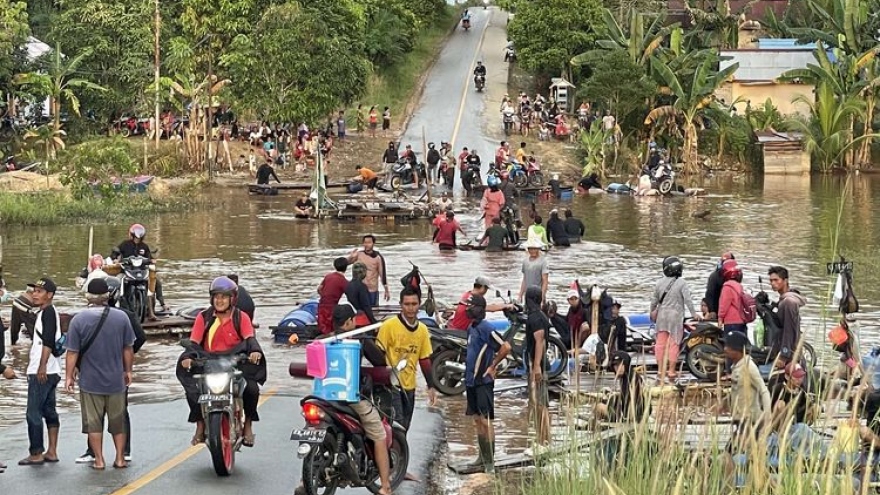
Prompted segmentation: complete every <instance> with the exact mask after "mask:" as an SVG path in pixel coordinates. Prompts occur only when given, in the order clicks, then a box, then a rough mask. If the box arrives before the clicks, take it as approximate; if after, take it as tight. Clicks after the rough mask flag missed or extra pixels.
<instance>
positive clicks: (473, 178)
mask: <svg viewBox="0 0 880 495" xmlns="http://www.w3.org/2000/svg"><path fill="white" fill-rule="evenodd" d="M480 168H481V166H480V164H478V163H468V164H467V169H465V172H464V173H465V180H466V181H467V182H468V183H470V185H471V188H474V187H479V186H482V185H483V179H482V177H481V176H480Z"/></svg>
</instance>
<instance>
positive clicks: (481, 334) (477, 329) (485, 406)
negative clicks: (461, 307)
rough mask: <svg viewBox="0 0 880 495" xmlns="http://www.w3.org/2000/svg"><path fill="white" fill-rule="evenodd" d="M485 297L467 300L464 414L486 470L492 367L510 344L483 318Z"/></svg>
mask: <svg viewBox="0 0 880 495" xmlns="http://www.w3.org/2000/svg"><path fill="white" fill-rule="evenodd" d="M486 309H487V306H486V299H485V298H484V297H483V296H481V295H479V294H471V296H470V297H469V298H468V300H467V309H466V310H465V312H466V313H467V316H468V318H470V320H471V325H470V327H469V328H468V340H467V351H466V355H465V369H464V381H465V395H466V397H467V409H466V411H465V415H466V416H473V418H474V425H475V427H476V430H477V445H478V447H479V452H480V457H479V461H478V464H481V465H482V466H483V468H484V469H485V471H486V472H487V473H493V472H494V471H495V432H494V430H493V428H492V420H494V419H495V368H496V366H498V363H500V362H501V361H502V360H503V359H504V358H505V357H506V356H507V354H508V353H509V352H510V344H509V343H508V342H506V341H505V340H504V338H503V337H502V336H501V334H499V333H498V332H496V331H495V330H494V328H493V327H492V325H490V324H489V323H488V322H487V321H486Z"/></svg>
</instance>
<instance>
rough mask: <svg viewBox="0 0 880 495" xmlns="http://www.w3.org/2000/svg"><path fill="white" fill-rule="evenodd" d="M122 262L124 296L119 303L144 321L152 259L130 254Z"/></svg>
mask: <svg viewBox="0 0 880 495" xmlns="http://www.w3.org/2000/svg"><path fill="white" fill-rule="evenodd" d="M121 264H122V274H121V279H122V297H121V298H120V299H119V304H120V305H121V306H122V307H124V308H125V309H127V310H129V311H131V312H132V313H134V315H135V316H136V317H137V318H138V319H139V320H140V321H141V322H143V321H144V320H146V318H147V283H148V281H149V275H150V260H149V259H147V258H144V257H143V256H129V257H128V258H124V259H123V260H122V262H121Z"/></svg>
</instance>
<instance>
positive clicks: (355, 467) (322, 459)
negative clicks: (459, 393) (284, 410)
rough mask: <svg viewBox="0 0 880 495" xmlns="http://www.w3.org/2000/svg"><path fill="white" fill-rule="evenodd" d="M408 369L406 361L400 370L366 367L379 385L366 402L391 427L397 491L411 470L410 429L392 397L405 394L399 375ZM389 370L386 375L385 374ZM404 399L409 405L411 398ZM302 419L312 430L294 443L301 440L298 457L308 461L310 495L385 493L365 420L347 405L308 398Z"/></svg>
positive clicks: (294, 435) (299, 433)
mask: <svg viewBox="0 0 880 495" xmlns="http://www.w3.org/2000/svg"><path fill="white" fill-rule="evenodd" d="M405 367H406V361H401V362H399V363H398V364H397V366H396V367H395V368H367V367H362V368H361V373H365V372H366V373H369V374H370V376H371V378H372V380H373V396H372V397H365V398H366V399H367V400H370V401H371V402H373V404H374V405H376V408H377V410H378V411H379V413H380V414H381V415H382V423H383V426H384V427H385V438H386V440H385V441H386V445H387V446H388V453H389V460H390V464H391V466H390V467H391V472H390V477H391V488H392V489H396V488H397V487H398V486H400V484H401V483H402V482H403V479H404V477H405V476H406V470H407V467H408V466H409V444H408V443H407V441H406V430H405V429H404V428H403V426H401V425H400V424H399V423H397V422H389V420H388V418H390V417H393V409H392V408H391V394H394V393H398V394H399V393H401V391H400V388H399V385H398V380H397V373H398V372H399V371H400V370H402V369H403V368H405ZM384 371H387V373H386V374H384V376H383V375H382V372H384ZM401 398H402V399H403V400H406V396H405V395H402V396H401ZM300 404H301V405H302V415H303V417H304V418H305V420H306V427H305V428H303V429H296V430H293V432H291V434H290V440H292V441H298V442H299V447H298V448H297V456H299V458H300V459H303V463H302V480H303V488H304V489H305V493H306V494H307V495H318V493H320V494H321V495H333V494H334V493H336V490H337V489H338V488H345V487H348V486H351V487H366V488H367V489H368V490H370V491H371V492H373V493H378V491H379V488H380V485H381V484H380V482H379V469H378V467H377V466H376V462H375V460H374V457H373V455H374V454H373V443H372V441H371V440H369V439H368V438H367V437H366V434H365V433H364V430H363V427H362V426H361V421H360V416H358V414H357V413H356V412H355V411H354V410H352V409H351V406H350V405H349V404H348V403H345V402H337V401H327V400H324V399H321V398H319V397H315V396H308V397H305V398H304V399H303V400H302V401H301V402H300Z"/></svg>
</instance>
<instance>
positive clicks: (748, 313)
mask: <svg viewBox="0 0 880 495" xmlns="http://www.w3.org/2000/svg"><path fill="white" fill-rule="evenodd" d="M739 297H740V301H741V302H742V309H743V311H742V314H743V320H745V322H746V323H751V322H753V321H755V318H756V317H757V316H758V310H757V305H756V304H755V298H754V297H752V295H751V294H747V293H746V291H741V292H740V293H739Z"/></svg>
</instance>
